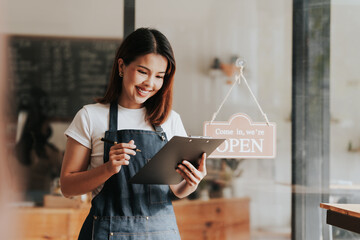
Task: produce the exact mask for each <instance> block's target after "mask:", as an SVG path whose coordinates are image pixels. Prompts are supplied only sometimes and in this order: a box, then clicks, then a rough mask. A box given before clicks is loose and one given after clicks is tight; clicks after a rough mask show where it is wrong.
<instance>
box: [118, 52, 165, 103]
mask: <svg viewBox="0 0 360 240" xmlns="http://www.w3.org/2000/svg"><path fill="white" fill-rule="evenodd" d="M118 64H119V73H120V74H122V75H123V83H122V91H121V95H120V98H119V104H120V105H121V106H123V107H125V108H141V107H142V106H143V104H144V102H145V101H146V100H148V99H149V98H150V97H152V96H154V95H155V94H156V93H157V91H159V89H160V88H161V87H162V85H163V82H164V76H165V73H166V68H167V59H166V58H165V57H163V56H161V55H159V54H154V53H149V54H147V55H144V56H140V57H138V58H136V59H135V60H134V61H133V62H131V63H130V64H129V65H127V66H126V65H125V64H124V61H123V59H122V58H119V60H118Z"/></svg>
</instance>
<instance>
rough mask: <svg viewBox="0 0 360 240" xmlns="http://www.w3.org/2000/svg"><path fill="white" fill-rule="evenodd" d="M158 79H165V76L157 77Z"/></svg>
mask: <svg viewBox="0 0 360 240" xmlns="http://www.w3.org/2000/svg"><path fill="white" fill-rule="evenodd" d="M156 77H157V78H161V79H163V78H164V76H156Z"/></svg>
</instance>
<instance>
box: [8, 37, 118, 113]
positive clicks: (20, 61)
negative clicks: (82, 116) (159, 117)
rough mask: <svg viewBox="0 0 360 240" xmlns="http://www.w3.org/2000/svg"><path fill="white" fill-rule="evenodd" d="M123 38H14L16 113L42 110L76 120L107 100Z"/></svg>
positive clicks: (10, 52) (10, 49)
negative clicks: (81, 112) (89, 106)
mask: <svg viewBox="0 0 360 240" xmlns="http://www.w3.org/2000/svg"><path fill="white" fill-rule="evenodd" d="M120 43H121V40H120V39H95V38H69V37H46V36H23V35H13V36H10V38H9V45H8V46H9V47H8V63H9V66H8V67H9V70H10V71H9V76H10V78H11V79H10V83H11V85H12V91H13V93H14V96H15V97H14V102H15V105H16V106H15V107H16V109H17V110H18V111H19V110H22V109H26V108H31V107H34V106H36V107H40V108H41V111H42V113H43V114H44V115H45V116H46V117H48V118H49V119H56V120H71V119H72V118H73V117H74V115H75V114H76V112H77V111H78V110H79V109H80V108H81V107H82V106H83V105H86V104H89V103H93V102H94V98H95V97H101V96H103V95H104V93H105V90H106V85H107V83H108V81H109V78H110V72H111V68H112V64H113V61H114V59H115V54H116V50H117V48H118V46H119V45H120Z"/></svg>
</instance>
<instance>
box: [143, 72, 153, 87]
mask: <svg viewBox="0 0 360 240" xmlns="http://www.w3.org/2000/svg"><path fill="white" fill-rule="evenodd" d="M154 80H155V76H151V75H150V76H149V77H147V78H146V80H145V81H144V84H146V85H147V86H150V87H152V86H153V85H154Z"/></svg>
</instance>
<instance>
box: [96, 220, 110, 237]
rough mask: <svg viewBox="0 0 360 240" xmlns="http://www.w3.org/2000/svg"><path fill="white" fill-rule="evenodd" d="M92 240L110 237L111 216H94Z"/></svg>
mask: <svg viewBox="0 0 360 240" xmlns="http://www.w3.org/2000/svg"><path fill="white" fill-rule="evenodd" d="M93 218H94V221H93V229H92V240H103V239H108V237H109V232H110V218H109V217H97V216H93Z"/></svg>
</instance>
